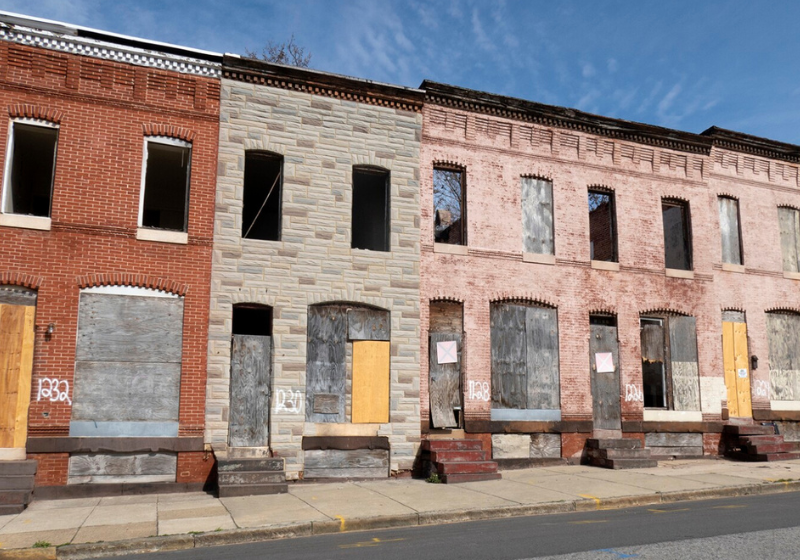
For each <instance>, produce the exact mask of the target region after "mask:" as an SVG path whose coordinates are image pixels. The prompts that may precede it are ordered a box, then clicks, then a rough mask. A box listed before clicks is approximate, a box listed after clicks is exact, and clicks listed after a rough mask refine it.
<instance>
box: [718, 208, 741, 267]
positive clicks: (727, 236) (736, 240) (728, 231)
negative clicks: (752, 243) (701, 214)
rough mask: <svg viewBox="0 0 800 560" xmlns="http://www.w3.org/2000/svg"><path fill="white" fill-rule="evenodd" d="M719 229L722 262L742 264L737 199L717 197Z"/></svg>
mask: <svg viewBox="0 0 800 560" xmlns="http://www.w3.org/2000/svg"><path fill="white" fill-rule="evenodd" d="M719 229H720V235H721V238H722V262H724V263H728V264H744V261H743V260H742V233H741V226H740V224H739V201H738V200H736V199H735V198H730V197H727V196H721V197H719Z"/></svg>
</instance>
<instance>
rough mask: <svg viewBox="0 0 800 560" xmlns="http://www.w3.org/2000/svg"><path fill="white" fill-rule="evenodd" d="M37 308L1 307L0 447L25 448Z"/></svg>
mask: <svg viewBox="0 0 800 560" xmlns="http://www.w3.org/2000/svg"><path fill="white" fill-rule="evenodd" d="M35 313H36V308H35V307H32V306H25V305H0V448H6V447H17V448H24V447H25V440H26V439H27V435H28V405H29V404H30V395H31V370H32V368H33V339H34V327H33V318H34V315H35Z"/></svg>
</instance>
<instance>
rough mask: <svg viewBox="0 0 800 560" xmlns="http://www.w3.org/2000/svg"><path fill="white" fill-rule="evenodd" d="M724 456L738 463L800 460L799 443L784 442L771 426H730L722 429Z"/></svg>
mask: <svg viewBox="0 0 800 560" xmlns="http://www.w3.org/2000/svg"><path fill="white" fill-rule="evenodd" d="M724 435H725V441H726V445H725V456H726V457H729V458H731V459H735V460H738V461H789V460H791V459H800V443H789V442H786V441H784V439H783V436H782V435H780V434H776V433H775V428H774V427H773V426H760V425H758V424H751V425H731V424H728V425H726V426H725V428H724Z"/></svg>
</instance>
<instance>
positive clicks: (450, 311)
mask: <svg viewBox="0 0 800 560" xmlns="http://www.w3.org/2000/svg"><path fill="white" fill-rule="evenodd" d="M463 316H464V314H463V306H462V305H461V304H460V303H456V302H454V301H433V302H431V305H430V313H429V318H428V322H429V326H428V332H429V333H461V332H463V331H464V319H463Z"/></svg>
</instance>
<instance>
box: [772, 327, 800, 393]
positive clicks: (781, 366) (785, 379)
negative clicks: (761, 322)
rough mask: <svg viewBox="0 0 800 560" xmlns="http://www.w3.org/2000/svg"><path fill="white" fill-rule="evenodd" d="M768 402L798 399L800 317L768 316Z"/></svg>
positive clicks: (799, 382) (799, 388)
mask: <svg viewBox="0 0 800 560" xmlns="http://www.w3.org/2000/svg"><path fill="white" fill-rule="evenodd" d="M767 340H768V341H769V381H770V399H772V400H776V401H796V400H800V315H798V314H796V313H767Z"/></svg>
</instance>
